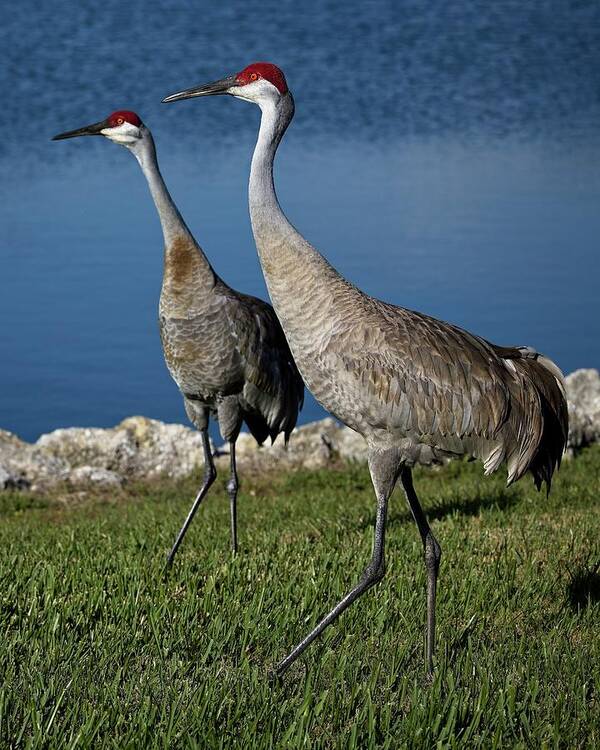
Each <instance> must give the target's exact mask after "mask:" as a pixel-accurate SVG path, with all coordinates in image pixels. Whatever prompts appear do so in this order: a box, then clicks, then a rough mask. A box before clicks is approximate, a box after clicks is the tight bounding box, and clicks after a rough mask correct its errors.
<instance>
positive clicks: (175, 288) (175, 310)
mask: <svg viewBox="0 0 600 750" xmlns="http://www.w3.org/2000/svg"><path fill="white" fill-rule="evenodd" d="M131 150H132V151H133V154H134V156H135V157H136V159H137V160H138V162H139V164H140V167H141V168H142V172H143V173H144V176H145V177H146V180H147V182H148V187H149V188H150V193H151V194H152V199H153V200H154V204H155V206H156V210H157V211H158V216H159V218H160V223H161V226H162V231H163V236H164V240H165V255H164V268H163V282H162V290H161V303H160V304H161V311H162V312H164V313H165V314H166V315H170V316H172V317H178V318H186V317H190V316H193V315H195V314H198V313H199V312H201V311H202V309H203V307H204V306H205V305H206V303H207V300H208V299H209V296H210V294H211V293H212V290H213V289H214V288H215V285H216V284H217V282H218V280H219V279H218V276H217V275H216V273H215V272H214V270H213V269H212V266H211V265H210V263H209V261H208V258H207V257H206V255H204V253H203V252H202V249H201V248H200V246H199V245H198V243H197V242H196V240H195V239H194V237H193V235H192V233H191V232H190V230H189V229H188V228H187V225H186V223H185V222H184V220H183V219H182V217H181V214H180V213H179V211H178V210H177V206H176V205H175V203H174V202H173V199H172V198H171V196H170V195H169V191H168V190H167V187H166V185H165V183H164V180H163V178H162V175H161V173H160V170H159V169H158V162H157V159H156V148H155V146H154V140H153V138H152V135H151V133H150V131H149V130H146V132H145V133H144V136H143V138H142V139H141V140H140V141H138V143H137V144H136V146H135V147H134V148H132V149H131Z"/></svg>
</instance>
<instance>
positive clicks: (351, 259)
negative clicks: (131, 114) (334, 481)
mask: <svg viewBox="0 0 600 750" xmlns="http://www.w3.org/2000/svg"><path fill="white" fill-rule="evenodd" d="M0 14H1V18H0V20H1V21H2V23H1V24H0V48H1V49H3V57H4V64H3V66H2V68H1V70H0V78H1V79H2V84H3V86H2V88H3V91H4V92H5V95H4V97H3V98H4V102H3V108H2V111H1V112H0V120H1V122H2V138H1V139H0V166H1V170H0V174H1V175H2V181H1V184H0V262H1V268H2V275H1V286H0V290H1V291H0V351H1V353H2V359H1V362H0V427H1V428H4V429H8V430H11V431H13V432H16V433H18V434H19V435H20V436H22V437H24V438H26V439H30V440H31V439H35V438H36V437H37V436H38V435H39V434H40V433H42V432H47V431H49V430H52V429H55V428H57V427H61V426H71V425H95V426H110V425H114V424H116V423H117V422H119V421H120V420H121V419H122V418H124V417H125V416H128V415H131V414H145V415H147V416H151V417H156V418H159V419H163V420H167V421H185V414H184V411H183V406H182V403H181V398H180V396H179V393H178V391H177V388H176V386H175V385H174V384H173V383H172V381H171V380H170V377H169V375H168V373H167V371H166V368H165V366H164V364H163V360H162V353H161V349H160V341H159V337H158V330H157V325H156V317H157V304H158V295H159V291H160V282H161V273H162V237H161V233H160V226H159V223H158V219H157V217H156V215H155V212H154V206H153V204H152V203H151V200H150V196H149V194H148V192H147V188H146V184H145V181H144V179H143V176H142V174H141V172H140V170H139V167H138V165H137V163H136V162H135V160H134V159H133V157H132V156H131V155H130V154H128V153H127V152H126V150H125V149H123V148H120V147H118V146H116V145H114V144H112V143H110V142H108V141H106V140H104V139H101V138H87V139H79V140H73V141H65V142H58V143H52V142H51V141H50V138H51V136H52V135H54V134H55V133H58V132H61V131H64V130H70V129H73V128H76V127H80V126H82V125H86V124H88V123H90V122H95V121H97V120H100V119H103V118H104V117H106V116H107V115H108V114H109V113H110V112H112V111H113V110H115V109H125V108H126V109H133V110H135V111H137V112H138V113H139V114H140V116H141V117H142V118H143V119H144V121H145V122H146V124H147V125H148V126H149V127H150V128H151V130H152V131H153V133H154V136H155V139H156V143H157V148H158V154H159V160H160V163H161V168H162V171H163V174H164V176H165V179H166V181H167V184H168V185H169V188H170V190H171V192H172V194H173V196H174V198H175V200H176V202H177V204H178V206H179V208H180V210H181V212H182V213H183V215H184V217H185V219H186V220H187V222H188V224H189V225H190V227H191V229H192V231H193V232H194V233H195V235H196V238H197V239H198V241H199V242H200V244H201V245H202V246H203V247H204V249H205V251H206V253H207V255H208V256H209V257H210V259H211V261H212V262H213V264H214V266H215V268H216V270H217V272H218V273H219V274H220V275H222V276H223V278H224V279H226V280H227V281H228V283H230V284H231V285H232V286H234V287H237V288H239V289H240V290H243V291H246V292H250V293H253V294H257V295H259V296H262V297H264V298H266V289H265V285H264V282H263V278H262V274H261V271H260V267H259V264H258V260H257V257H256V251H255V248H254V245H253V241H252V235H251V231H250V224H249V219H248V214H247V192H246V191H247V178H248V171H249V164H250V158H251V153H252V148H253V146H254V140H255V137H256V131H257V126H258V120H259V112H258V109H257V108H256V107H253V106H250V105H248V104H246V103H244V102H241V101H236V100H234V99H232V98H214V99H206V100H196V101H188V102H182V103H177V104H173V105H169V106H165V105H161V104H160V100H161V99H162V97H164V96H165V95H166V94H168V93H172V92H173V91H177V90H180V89H181V88H184V87H188V86H191V85H194V84H196V83H201V82H204V81H209V80H213V79H215V78H219V77H221V76H223V75H225V74H228V73H232V72H236V71H237V70H240V69H241V68H243V67H244V66H245V65H246V64H248V63H250V62H252V61H254V60H257V59H262V60H271V61H273V62H276V63H277V64H279V65H280V66H281V67H282V68H283V70H284V71H285V72H286V74H287V77H288V82H289V85H290V88H291V89H292V91H293V92H294V96H295V99H296V118H295V120H294V122H293V124H292V125H291V127H290V129H289V131H288V133H287V135H286V137H285V139H284V143H283V145H282V147H281V148H280V153H279V156H278V162H277V165H276V182H277V187H278V193H279V197H280V200H281V203H282V205H283V207H284V210H285V211H286V213H287V214H288V216H289V217H290V219H291V220H292V221H293V223H294V224H295V225H296V226H297V227H298V228H299V229H300V230H301V231H302V233H303V234H304V235H305V236H306V237H307V238H308V239H309V240H310V241H311V242H313V244H315V245H316V246H317V247H318V248H319V249H320V250H321V251H322V252H323V253H324V254H325V255H326V256H327V258H328V259H329V260H330V261H331V262H332V263H333V264H334V265H335V266H336V267H337V268H338V269H339V270H340V271H341V272H342V273H343V274H344V275H345V276H346V277H347V278H349V279H351V280H352V281H353V282H355V283H356V284H357V285H358V286H360V287H361V288H362V289H364V290H365V291H367V292H368V293H370V294H374V295H376V296H378V297H381V298H383V299H386V300H389V301H391V302H394V303H397V304H401V305H404V306H406V307H411V308H414V309H418V310H422V311H423V312H427V313H429V314H431V315H434V316H437V317H440V318H442V319H445V320H449V321H452V322H454V323H456V324H458V325H461V326H464V327H466V328H468V329H470V330H472V331H473V332H475V333H478V334H480V335H482V336H485V337H486V338H489V339H491V340H493V341H495V342H497V343H500V344H530V345H532V346H534V347H536V348H537V349H539V350H540V351H543V352H545V353H546V354H548V355H549V356H551V357H552V358H554V359H555V360H556V362H557V363H558V364H559V366H560V367H561V368H562V369H563V370H565V371H567V372H568V371H571V370H573V369H575V368H577V367H598V366H600V315H599V304H598V288H599V280H600V279H599V271H600V261H599V255H600V253H599V240H598V238H599V237H600V159H599V154H600V138H599V136H598V133H599V131H600V4H599V3H597V2H574V1H573V2H528V3H523V2H522V0H518V1H517V0H515V1H513V0H511V1H510V2H497V3H484V2H481V3H469V2H453V3H441V2H440V3H438V2H429V3H420V2H415V1H414V0H413V1H411V2H408V1H405V0H402V1H398V2H387V3H386V2H361V3H348V2H339V1H338V0H329V2H318V3H310V2H308V3H306V2H304V3H302V4H301V5H300V4H299V3H296V2H286V1H285V0H278V1H277V2H264V1H263V2H261V3H259V4H255V5H252V4H246V3H244V4H242V3H220V4H217V3H211V4H208V3H194V4H191V3H190V4H189V9H185V8H184V7H182V6H179V7H176V6H175V5H174V4H171V3H166V4H161V5H159V4H157V3H152V2H129V3H127V4H124V3H122V2H117V1H116V0H107V1H106V2H104V3H102V4H98V3H93V2H91V1H87V0H86V1H85V2H79V3H71V2H69V3H66V2H65V3H61V2H53V3H44V2H41V3H40V2H39V1H38V2H35V3H34V2H31V1H30V0H25V1H24V2H21V3H19V4H13V5H11V6H7V5H6V4H5V7H4V9H3V10H2V11H0ZM320 416H322V411H321V410H320V407H319V406H318V405H317V404H316V403H315V402H314V401H313V400H312V399H311V398H307V403H306V406H305V409H304V411H303V413H302V416H301V419H302V421H309V420H312V419H315V418H318V417H320Z"/></svg>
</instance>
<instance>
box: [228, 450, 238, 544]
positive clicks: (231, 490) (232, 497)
mask: <svg viewBox="0 0 600 750" xmlns="http://www.w3.org/2000/svg"><path fill="white" fill-rule="evenodd" d="M229 456H230V464H229V465H230V470H231V476H230V478H229V481H228V482H227V494H228V495H229V509H230V512H231V549H232V551H233V553H234V554H235V553H236V552H237V550H238V543H237V493H238V487H239V482H238V476H237V471H236V468H235V441H232V442H231V443H229Z"/></svg>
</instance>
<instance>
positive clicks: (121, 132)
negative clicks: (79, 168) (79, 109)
mask: <svg viewBox="0 0 600 750" xmlns="http://www.w3.org/2000/svg"><path fill="white" fill-rule="evenodd" d="M144 129H145V126H144V123H143V122H142V120H141V118H140V117H139V116H138V115H137V114H136V113H135V112H131V111H130V110H128V109H119V110H117V111H116V112H113V113H112V115H109V116H108V117H107V118H106V119H105V120H101V121H100V122H95V123H93V124H92V125H86V126H85V127H83V128H78V129H77V130H69V131H67V132H66V133H59V134H58V135H55V136H54V138H53V139H52V140H53V141H62V140H63V139H65V138H76V137H77V136H80V135H103V136H105V137H106V138H109V139H110V140H111V141H114V142H115V143H120V144H121V145H122V146H131V145H133V144H135V143H137V142H138V141H139V140H140V138H142V136H143V131H144Z"/></svg>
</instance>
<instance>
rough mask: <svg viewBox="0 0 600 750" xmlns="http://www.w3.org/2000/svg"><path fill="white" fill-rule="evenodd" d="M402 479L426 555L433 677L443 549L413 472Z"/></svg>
mask: <svg viewBox="0 0 600 750" xmlns="http://www.w3.org/2000/svg"><path fill="white" fill-rule="evenodd" d="M400 479H401V481H402V486H403V488H404V492H405V494H406V499H407V500H408V504H409V506H410V511H411V513H412V515H413V518H414V519H415V523H416V524H417V528H418V529H419V534H421V539H422V541H423V551H424V553H425V567H426V569H427V645H426V649H427V674H428V675H429V676H431V675H432V674H433V651H434V646H435V597H436V587H437V579H438V571H439V568H440V560H441V557H442V549H441V547H440V545H439V544H438V543H437V540H436V538H435V537H434V536H433V534H432V533H431V529H430V528H429V524H428V523H427V518H426V517H425V514H424V513H423V509H422V508H421V505H420V504H419V499H418V498H417V493H416V492H415V488H414V486H413V481H412V472H411V470H410V469H409V468H407V467H404V468H403V469H402V472H401V474H400Z"/></svg>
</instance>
